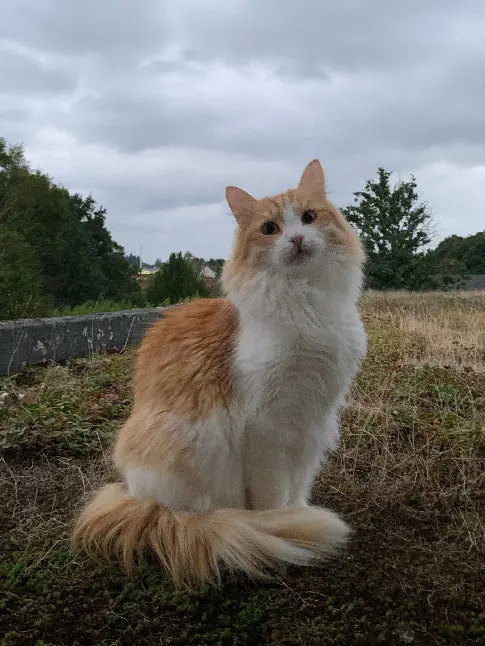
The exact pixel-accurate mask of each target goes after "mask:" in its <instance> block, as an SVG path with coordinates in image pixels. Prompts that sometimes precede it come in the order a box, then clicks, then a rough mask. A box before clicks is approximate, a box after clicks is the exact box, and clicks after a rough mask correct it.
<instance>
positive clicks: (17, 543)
mask: <svg viewBox="0 0 485 646" xmlns="http://www.w3.org/2000/svg"><path fill="white" fill-rule="evenodd" d="M361 308H362V314H363V317H364V319H365V322H366V326H367V330H368V333H369V342H370V348H369V355H368V357H367V359H366V361H365V363H364V365H363V366H362V370H361V371H360V374H359V377H358V379H357V381H356V383H355V385H354V387H353V389H352V393H351V396H350V398H349V407H348V409H347V410H346V412H345V415H344V417H343V421H342V441H341V446H340V448H339V450H338V451H337V452H336V453H335V455H333V457H332V459H331V461H330V462H329V464H328V465H327V466H326V468H325V469H324V471H323V472H322V474H321V477H320V478H319V480H318V482H317V483H316V486H315V492H314V500H315V502H317V503H321V504H325V505H328V506H329V507H331V508H333V509H335V510H338V511H340V512H341V513H342V514H343V515H344V517H345V518H346V519H347V520H348V521H349V522H350V523H351V525H352V526H353V528H354V530H355V531H354V535H353V538H352V541H351V543H350V545H349V547H348V548H347V549H346V550H345V551H343V552H342V553H341V554H340V555H339V556H338V557H337V558H335V559H334V560H332V561H329V562H327V563H326V564H324V565H323V566H322V567H319V568H315V569H297V568H293V569H291V570H289V571H288V572H287V573H285V574H284V575H281V576H279V577H278V578H276V579H275V580H273V581H269V582H265V583H264V584H261V583H251V582H249V581H247V580H245V579H243V578H240V579H238V580H237V581H228V582H227V583H226V585H225V587H224V588H223V589H222V590H220V591H214V590H202V591H201V592H200V593H198V594H195V595H191V596H189V595H186V594H182V593H177V592H175V591H174V589H173V588H172V586H171V583H170V581H169V580H168V579H167V577H166V576H165V575H164V574H163V573H162V572H160V571H158V570H157V569H155V568H153V567H152V568H149V567H145V568H144V569H143V570H141V571H139V572H138V573H137V575H136V577H135V578H134V579H133V580H131V581H130V580H128V579H127V578H126V577H125V576H124V574H123V573H122V572H121V571H119V570H118V569H117V568H115V567H110V566H108V565H104V564H103V565H100V564H93V563H92V562H90V561H88V560H85V559H84V558H83V557H79V556H78V557H75V556H73V555H72V553H71V552H70V550H69V541H68V535H69V529H70V526H71V523H72V519H73V515H74V513H75V510H76V508H77V506H78V505H79V504H80V503H81V501H82V500H83V499H85V497H86V496H88V495H89V494H90V492H91V491H92V489H93V487H96V486H97V484H98V483H99V482H100V481H104V480H106V479H108V478H110V477H111V476H112V474H110V465H109V444H110V440H111V438H112V435H113V433H114V431H115V430H116V428H117V427H118V425H119V424H120V422H121V421H122V420H123V419H124V418H125V417H126V415H127V414H128V412H129V409H130V366H131V362H132V353H131V352H129V353H124V354H109V355H106V356H95V357H90V358H88V359H83V360H75V361H72V362H71V363H70V364H68V365H65V366H49V367H43V368H36V369H26V370H24V371H23V372H22V373H19V374H17V375H13V376H12V377H10V378H8V379H2V380H0V401H1V403H0V644H1V646H27V645H29V646H30V645H36V646H61V645H68V646H76V645H78V646H90V645H96V646H115V645H127V646H128V645H130V646H131V645H135V644H136V645H150V646H153V645H156V644H173V645H179V646H182V645H183V646H190V645H193V646H199V645H206V644H271V645H272V646H278V645H280V644H288V645H289V644H303V645H305V646H310V645H315V646H317V645H318V646H320V645H327V644H332V645H335V646H340V645H353V644H369V645H371V644H372V645H376V644H389V645H393V646H398V645H399V644H426V645H434V644H436V645H444V644H467V645H468V644H485V557H484V547H485V293H474V294H472V293H469V294H464V293H463V294H461V293H454V294H420V295H412V294H372V293H370V294H367V295H366V296H365V298H364V299H363V301H362V305H361Z"/></svg>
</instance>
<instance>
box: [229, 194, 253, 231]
mask: <svg viewBox="0 0 485 646" xmlns="http://www.w3.org/2000/svg"><path fill="white" fill-rule="evenodd" d="M226 200H227V203H228V204H229V208H230V209H231V211H232V213H233V215H234V217H235V218H236V220H237V223H238V224H239V226H241V227H244V226H246V225H247V224H248V223H249V222H250V220H251V218H252V217H253V215H254V212H255V210H256V205H257V204H258V200H256V199H255V198H254V197H253V196H252V195H249V193H246V191H243V190H242V188H238V187H237V186H228V187H227V188H226Z"/></svg>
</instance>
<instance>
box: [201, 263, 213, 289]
mask: <svg viewBox="0 0 485 646" xmlns="http://www.w3.org/2000/svg"><path fill="white" fill-rule="evenodd" d="M200 275H201V277H202V280H203V281H204V283H205V286H206V287H207V289H212V288H213V287H214V285H215V283H216V281H217V276H216V273H215V272H214V271H212V269H211V268H210V267H208V266H207V265H206V266H205V267H203V268H202V271H201V272H200Z"/></svg>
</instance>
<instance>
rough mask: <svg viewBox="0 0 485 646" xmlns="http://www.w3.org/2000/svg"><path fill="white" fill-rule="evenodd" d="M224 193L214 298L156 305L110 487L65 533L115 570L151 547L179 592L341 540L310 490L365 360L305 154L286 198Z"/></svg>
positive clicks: (342, 268) (337, 242)
mask: <svg viewBox="0 0 485 646" xmlns="http://www.w3.org/2000/svg"><path fill="white" fill-rule="evenodd" d="M226 199H227V203H228V205H229V207H230V210H231V212H232V214H233V215H234V217H235V219H236V223H237V226H236V232H235V238H234V245H233V250H232V254H231V256H230V258H229V260H228V261H227V262H226V264H225V266H224V270H223V274H222V285H223V289H224V292H225V294H226V295H225V297H223V298H214V299H197V300H194V301H192V302H189V303H185V304H183V305H177V306H174V307H173V308H169V309H168V310H167V312H166V314H165V316H164V318H162V319H161V320H160V321H159V322H157V323H156V324H155V325H154V326H153V327H152V328H151V329H150V330H148V332H147V333H146V335H145V337H144V339H143V341H142V343H141V345H140V347H139V349H138V351H137V356H136V362H135V367H134V375H133V391H134V402H133V409H132V412H131V415H130V417H129V419H128V420H127V421H126V423H125V424H124V425H123V426H122V428H121V429H120V430H119V433H118V436H117V438H116V442H115V446H114V451H113V456H114V463H115V466H116V467H117V469H118V471H119V473H120V474H121V476H122V479H123V482H119V483H113V484H108V485H106V486H105V487H104V488H102V489H101V491H100V492H98V493H97V495H95V497H94V499H93V500H92V501H91V502H89V503H88V504H87V506H86V507H85V508H84V509H83V510H82V511H81V513H80V516H79V518H78V520H77V523H76V526H75V528H74V532H73V539H74V545H75V546H77V547H83V548H84V549H85V550H86V551H87V552H88V553H92V554H96V553H98V552H101V553H104V554H105V555H108V556H115V557H117V558H118V559H119V561H120V562H121V563H122V565H124V566H125V568H126V569H127V570H129V571H131V570H132V568H133V565H134V562H135V557H136V556H138V555H140V554H142V553H144V552H147V551H148V552H150V551H151V552H152V553H153V554H154V555H155V556H156V557H157V558H158V559H159V561H160V562H161V564H162V566H163V567H165V568H166V570H168V572H169V573H170V575H171V576H172V579H173V582H174V584H175V586H176V587H178V588H187V589H188V588H193V587H197V586H201V585H203V584H213V585H220V583H221V574H222V573H223V572H224V571H229V572H230V571H236V570H239V571H242V572H243V573H246V574H247V575H249V576H251V577H265V576H267V575H268V572H269V571H271V569H274V568H277V567H280V566H284V565H288V564H297V565H309V564H312V563H315V562H318V560H319V559H321V558H323V557H325V556H326V555H330V554H332V553H334V551H335V550H336V549H337V548H338V547H339V546H341V545H343V544H344V543H345V541H346V539H347V538H348V535H349V532H350V528H349V527H348V525H347V524H346V523H345V522H344V520H342V519H341V518H340V516H339V515H337V514H336V513H334V512H332V511H330V510H327V509H324V508H320V507H316V506H311V505H310V504H309V496H310V490H311V488H312V485H313V482H314V479H315V476H316V474H317V473H318V470H319V467H320V464H321V461H322V460H323V459H324V457H325V456H326V455H327V454H328V453H329V452H330V451H331V450H332V449H334V448H335V447H336V445H337V441H338V435H339V412H340V410H341V408H342V406H343V405H344V403H345V395H346V392H347V390H348V388H349V385H350V383H351V381H352V379H353V378H354V376H355V374H356V372H357V370H358V367H359V364H360V361H361V360H362V358H363V357H364V355H365V352H366V335H365V331H364V328H363V325H362V322H361V319H360V316H359V313H358V309H357V305H356V302H357V299H358V297H359V295H360V290H361V282H362V265H363V261H364V253H363V249H362V246H361V244H360V242H359V239H358V237H357V235H356V234H355V232H354V230H353V228H352V227H351V225H350V224H349V223H348V222H347V221H346V220H345V218H344V217H343V215H342V214H341V212H340V211H339V210H338V209H337V208H336V207H335V206H333V204H331V202H330V201H329V200H328V197H327V194H326V188H325V181H324V174H323V169H322V166H321V164H320V162H319V161H318V160H313V161H312V162H310V163H309V164H308V166H307V167H306V168H305V170H304V172H303V174H302V176H301V179H300V182H299V185H298V187H297V188H296V189H291V190H288V191H286V192H285V193H282V194H280V195H277V196H275V197H266V198H263V199H256V198H254V197H252V196H251V195H249V194H248V193H247V192H246V191H244V190H242V189H240V188H236V187H227V188H226Z"/></svg>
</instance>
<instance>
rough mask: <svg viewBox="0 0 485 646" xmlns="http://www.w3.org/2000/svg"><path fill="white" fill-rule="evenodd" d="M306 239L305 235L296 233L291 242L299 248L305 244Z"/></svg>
mask: <svg viewBox="0 0 485 646" xmlns="http://www.w3.org/2000/svg"><path fill="white" fill-rule="evenodd" d="M304 239H305V236H302V235H295V236H292V237H291V238H290V242H291V243H292V244H293V245H294V246H295V247H296V248H297V249H301V245H302V244H303V240H304Z"/></svg>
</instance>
